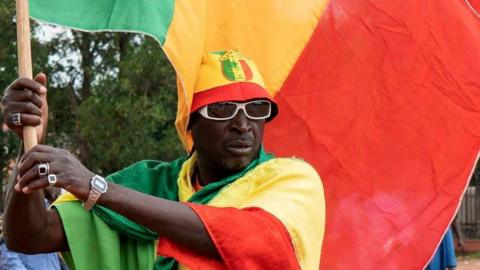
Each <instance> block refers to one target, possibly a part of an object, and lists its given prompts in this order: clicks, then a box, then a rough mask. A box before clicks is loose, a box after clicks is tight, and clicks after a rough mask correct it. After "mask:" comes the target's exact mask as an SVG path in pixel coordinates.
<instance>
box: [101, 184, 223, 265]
mask: <svg viewBox="0 0 480 270" xmlns="http://www.w3.org/2000/svg"><path fill="white" fill-rule="evenodd" d="M98 203H99V204H100V205H102V206H105V207H107V208H110V209H112V210H114V211H116V212H117V213H119V214H121V215H123V216H125V217H127V218H129V219H131V220H133V221H135V222H137V223H139V224H141V225H143V226H145V227H147V228H149V229H151V230H153V231H155V232H158V233H159V234H160V236H161V237H167V238H169V239H170V240H172V241H174V242H176V243H178V244H180V245H184V246H185V247H188V248H190V249H191V250H192V251H194V252H197V253H198V254H201V255H204V256H208V257H210V258H219V257H220V256H219V254H218V251H217V249H216V248H215V246H214V244H213V243H212V240H211V239H210V236H209V235H208V232H207V231H206V229H205V227H204V225H203V223H202V221H201V220H200V218H199V217H198V216H197V215H196V214H195V212H194V211H193V210H192V209H191V208H190V207H188V206H187V205H185V204H182V203H179V202H174V201H169V200H165V199H161V198H157V197H154V196H150V195H146V194H143V193H140V192H137V191H135V190H131V189H127V188H124V187H122V186H119V185H116V184H112V183H110V185H109V188H108V192H107V193H105V194H104V195H102V197H101V198H100V200H99V202H98Z"/></svg>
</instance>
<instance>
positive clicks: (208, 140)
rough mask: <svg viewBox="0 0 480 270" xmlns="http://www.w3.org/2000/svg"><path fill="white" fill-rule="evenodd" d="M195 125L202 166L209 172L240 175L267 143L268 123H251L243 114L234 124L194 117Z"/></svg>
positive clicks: (241, 112) (226, 121)
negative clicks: (266, 130) (265, 135)
mask: <svg viewBox="0 0 480 270" xmlns="http://www.w3.org/2000/svg"><path fill="white" fill-rule="evenodd" d="M191 121H192V122H191V123H192V125H191V131H192V137H193V142H194V145H195V150H196V152H197V155H198V159H199V163H201V164H203V165H204V166H208V169H211V170H221V172H224V173H227V172H229V173H230V172H236V171H240V170H242V169H244V168H245V167H247V166H248V164H250V162H251V161H252V160H254V159H255V158H256V157H257V154H258V151H259V149H260V146H261V144H262V140H263V129H264V125H265V120H264V119H263V120H251V119H249V118H247V117H246V116H245V113H244V112H243V111H242V110H240V111H238V113H237V115H236V116H235V117H234V118H232V119H230V120H224V121H217V120H210V119H207V118H204V117H203V116H201V115H200V114H198V113H194V114H193V115H192V119H191ZM221 172H220V171H219V172H218V173H221Z"/></svg>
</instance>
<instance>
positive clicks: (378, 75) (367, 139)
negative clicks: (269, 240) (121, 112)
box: [30, 0, 480, 269]
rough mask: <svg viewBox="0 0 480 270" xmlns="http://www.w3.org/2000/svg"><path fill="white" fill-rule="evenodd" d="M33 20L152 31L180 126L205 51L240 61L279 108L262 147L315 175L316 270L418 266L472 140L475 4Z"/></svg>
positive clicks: (158, 7) (113, 13)
mask: <svg viewBox="0 0 480 270" xmlns="http://www.w3.org/2000/svg"><path fill="white" fill-rule="evenodd" d="M30 4H31V16H32V17H33V18H35V19H38V20H42V21H46V22H50V23H55V24H60V25H65V26H69V27H73V28H78V29H82V30H86V31H132V32H140V33H145V34H148V35H151V36H153V37H154V38H156V39H157V40H158V41H159V43H160V44H161V46H162V48H163V49H164V51H165V53H166V55H167V56H168V58H169V59H170V61H171V63H172V65H173V66H174V68H175V70H176V72H177V81H178V98H179V102H178V104H179V106H178V114H177V122H176V125H177V130H178V132H179V136H180V138H181V139H182V142H183V143H184V145H185V146H186V147H187V148H189V147H191V141H190V139H189V134H188V133H187V130H186V123H187V121H188V116H189V109H190V105H191V99H192V89H193V86H194V83H195V80H196V75H197V72H198V67H199V64H200V60H201V57H202V55H203V54H204V53H205V52H208V51H213V50H223V49H236V50H238V51H241V52H242V53H243V54H245V55H247V56H249V57H250V58H251V59H253V60H254V61H255V62H256V63H257V66H258V67H259V69H260V71H261V72H262V75H263V77H264V79H265V84H266V86H267V88H268V90H269V92H270V93H271V94H272V95H275V96H276V99H277V101H278V102H279V107H280V114H279V117H278V118H277V119H276V120H274V121H273V122H272V123H271V124H269V125H268V126H267V130H266V135H265V143H266V146H267V149H268V150H272V151H273V152H275V153H276V154H277V155H286V156H292V155H295V156H298V157H302V158H304V159H306V160H307V161H309V162H310V163H312V164H313V165H314V166H315V167H316V169H317V170H318V171H319V173H320V175H321V176H322V179H323V182H324V186H325V193H326V194H325V195H326V205H327V219H326V222H327V225H326V233H325V241H324V245H323V250H322V258H321V268H323V269H400V268H401V269H421V268H422V267H424V266H425V265H426V263H427V262H428V260H429V259H430V258H431V256H432V255H433V252H434V250H435V248H436V247H437V245H438V243H439V241H440V239H441V237H442V235H443V234H444V233H445V231H446V228H447V227H448V225H449V223H450V222H451V220H452V217H453V215H454V213H455V211H456V210H457V208H458V206H459V202H460V198H461V196H462V194H463V192H464V190H465V188H466V186H467V182H468V179H469V177H470V174H471V171H472V169H473V167H474V165H475V162H476V160H477V155H478V151H479V146H480V61H479V59H480V17H479V14H478V8H480V2H479V1H478V0H475V1H473V0H472V1H471V2H469V1H467V0H388V1H386V0H330V1H328V0H302V1H293V0H284V1H275V0H264V1H256V0H241V1H240V0H235V1H234V0H231V1H226V0H208V1H207V0H191V1H180V0H177V1H174V0H163V1H154V0H137V1H133V0H116V1H113V0H109V1H96V0H77V1H69V0H30Z"/></svg>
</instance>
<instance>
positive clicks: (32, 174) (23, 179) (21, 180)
mask: <svg viewBox="0 0 480 270" xmlns="http://www.w3.org/2000/svg"><path fill="white" fill-rule="evenodd" d="M38 166H40V163H37V164H35V165H34V166H32V167H30V168H29V169H28V170H27V171H26V172H25V173H23V174H21V175H20V174H19V175H18V177H17V184H18V185H19V187H20V189H22V188H23V187H25V186H27V185H28V184H29V183H30V182H32V181H34V180H36V179H38V178H39V177H42V176H41V175H40V174H39V173H38Z"/></svg>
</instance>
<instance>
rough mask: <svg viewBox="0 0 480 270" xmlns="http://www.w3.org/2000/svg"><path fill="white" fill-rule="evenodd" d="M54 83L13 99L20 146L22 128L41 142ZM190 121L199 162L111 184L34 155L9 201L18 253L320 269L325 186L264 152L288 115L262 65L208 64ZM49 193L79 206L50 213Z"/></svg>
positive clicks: (60, 204) (232, 58)
mask: <svg viewBox="0 0 480 270" xmlns="http://www.w3.org/2000/svg"><path fill="white" fill-rule="evenodd" d="M45 81H46V80H45V76H44V75H38V76H37V77H36V78H35V80H25V79H19V80H17V81H15V82H14V83H13V84H12V85H10V86H9V87H8V88H7V90H6V92H5V95H4V98H3V100H2V102H3V105H4V108H5V109H4V115H5V116H6V118H7V119H8V121H9V123H8V124H9V126H11V127H12V128H14V129H15V130H16V132H17V133H18V134H19V135H21V129H20V128H19V127H21V125H22V124H25V125H27V124H28V125H34V126H36V127H37V132H38V134H39V141H40V142H43V141H44V137H45V136H44V135H42V134H45V129H46V124H47V117H46V114H47V113H48V108H47V103H46V92H47V90H46V88H45ZM23 89H29V90H27V91H25V90H23ZM191 112H192V113H191V119H190V122H189V132H191V136H192V139H193V143H194V149H192V150H191V154H190V155H189V156H188V157H184V158H180V159H177V160H175V161H173V162H170V163H165V162H159V161H141V162H138V163H136V164H133V165H132V166H130V167H128V168H126V169H124V170H122V171H120V172H117V173H115V174H113V175H110V176H108V177H107V178H108V180H109V181H108V182H106V181H104V179H103V178H102V177H101V176H98V175H95V174H94V173H92V172H91V171H89V170H88V169H87V168H85V167H84V166H83V165H82V164H80V162H79V161H78V160H76V159H75V158H74V157H73V156H72V155H71V154H70V153H68V152H67V151H65V150H62V149H57V148H53V147H49V146H45V145H38V146H37V147H35V148H33V149H32V150H31V151H29V152H27V153H25V154H24V155H23V157H22V158H21V160H20V164H19V166H18V178H17V179H16V181H17V182H16V185H15V191H14V192H12V194H11V195H10V198H9V200H8V202H7V208H6V217H5V219H6V220H5V221H6V224H5V232H6V241H7V244H8V245H9V247H11V248H12V249H15V250H18V251H22V252H31V253H35V252H50V251H65V253H64V256H65V257H66V259H67V260H68V261H69V263H70V264H73V265H74V266H75V269H77V270H79V269H152V268H154V267H155V269H177V268H178V269H186V268H187V267H188V268H190V269H300V268H301V269H318V267H319V260H320V251H321V243H322V240H323V231H324V224H325V221H324V218H325V204H324V200H323V188H322V185H321V181H320V179H319V177H318V175H317V173H316V172H315V170H314V169H313V168H312V167H311V166H309V165H308V164H306V163H305V162H303V161H301V160H296V159H290V158H274V157H273V156H272V155H270V154H267V153H265V152H264V150H263V147H262V138H263V129H264V125H265V123H266V122H268V121H270V120H272V119H273V118H274V117H275V116H276V114H277V105H276V103H275V101H274V100H272V99H271V98H270V96H269V95H268V93H267V91H266V90H265V86H264V83H263V80H262V78H261V75H260V72H259V71H258V70H257V68H256V66H255V65H254V63H253V62H252V61H251V60H250V59H248V58H246V57H244V56H242V55H241V54H240V53H238V52H235V51H219V52H212V53H208V54H206V55H205V57H204V58H203V60H202V63H201V68H200V73H199V75H198V79H197V83H196V86H195V89H194V96H193V102H192V105H191ZM19 113H20V114H19ZM48 185H54V186H57V187H61V188H64V189H66V190H67V191H69V192H70V195H67V196H64V197H62V198H60V199H59V200H58V201H57V202H56V203H55V207H53V208H52V209H50V210H48V211H45V210H44V209H43V208H42V207H40V202H41V200H42V199H43V198H42V195H41V192H37V191H38V190H41V189H43V188H45V187H47V186H48ZM81 202H83V206H82V203H81ZM82 208H84V209H82ZM33 216H35V219H34V218H33ZM32 235H35V237H31V236H32ZM155 240H158V242H157V244H156V247H155V245H154V241H155ZM155 250H156V253H157V255H158V259H157V260H156V261H154V260H153V258H154V252H155ZM66 251H69V252H66Z"/></svg>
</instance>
